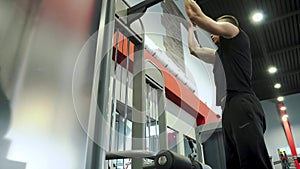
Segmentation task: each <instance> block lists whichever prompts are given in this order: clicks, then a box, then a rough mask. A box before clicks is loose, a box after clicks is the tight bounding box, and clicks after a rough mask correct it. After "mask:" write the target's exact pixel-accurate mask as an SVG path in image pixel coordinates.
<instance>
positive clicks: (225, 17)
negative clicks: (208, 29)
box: [216, 15, 239, 27]
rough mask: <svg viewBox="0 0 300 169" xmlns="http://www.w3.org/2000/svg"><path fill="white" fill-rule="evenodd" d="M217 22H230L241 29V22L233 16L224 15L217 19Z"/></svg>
mask: <svg viewBox="0 0 300 169" xmlns="http://www.w3.org/2000/svg"><path fill="white" fill-rule="evenodd" d="M216 21H217V22H229V23H232V24H233V25H235V26H236V27H239V21H238V20H237V19H236V18H235V17H234V16H232V15H223V16H220V17H219V18H217V19H216Z"/></svg>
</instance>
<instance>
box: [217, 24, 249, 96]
mask: <svg viewBox="0 0 300 169" xmlns="http://www.w3.org/2000/svg"><path fill="white" fill-rule="evenodd" d="M217 52H218V54H219V56H220V59H221V61H222V64H223V68H224V71H225V77H226V85H227V95H234V94H238V93H250V94H254V92H253V90H252V83H251V79H252V58H251V49H250V40H249V37H248V35H247V34H246V33H245V32H244V31H243V30H242V29H240V32H239V33H238V34H237V35H236V36H235V37H234V38H231V39H225V38H223V37H221V36H220V46H219V49H218V50H217Z"/></svg>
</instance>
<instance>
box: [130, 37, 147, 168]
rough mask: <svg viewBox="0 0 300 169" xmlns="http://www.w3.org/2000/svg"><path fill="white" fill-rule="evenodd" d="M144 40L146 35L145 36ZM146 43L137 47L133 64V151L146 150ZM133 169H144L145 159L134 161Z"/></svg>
mask: <svg viewBox="0 0 300 169" xmlns="http://www.w3.org/2000/svg"><path fill="white" fill-rule="evenodd" d="M143 39H145V38H144V35H143ZM144 49H145V45H144V42H143V43H142V44H139V45H136V46H135V52H134V64H133V69H134V70H133V72H134V77H133V109H132V149H133V150H145V142H144V141H143V140H144V139H145V131H146V129H145V124H146V114H145V107H146V100H145V91H146V82H145V80H146V79H145V70H144V68H145V60H144ZM132 168H133V169H141V168H143V159H136V158H134V159H132Z"/></svg>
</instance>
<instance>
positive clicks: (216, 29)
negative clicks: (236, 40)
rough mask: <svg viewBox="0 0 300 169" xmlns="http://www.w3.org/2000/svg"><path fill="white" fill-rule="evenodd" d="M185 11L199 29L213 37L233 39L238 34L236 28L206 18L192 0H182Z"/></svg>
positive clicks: (229, 24) (226, 23)
mask: <svg viewBox="0 0 300 169" xmlns="http://www.w3.org/2000/svg"><path fill="white" fill-rule="evenodd" d="M184 4H185V11H186V13H187V15H188V17H189V18H190V20H191V21H192V22H193V23H195V24H197V25H198V26H199V27H200V28H202V29H204V30H206V31H207V32H210V33H211V34H214V35H220V36H223V37H224V38H228V39H230V38H233V37H235V36H236V35H237V34H238V33H239V29H238V27H236V26H234V25H233V24H231V23H229V22H216V21H214V20H213V19H211V18H209V17H208V16H206V15H205V14H204V13H203V12H202V10H201V8H200V7H199V6H198V4H197V3H196V2H195V1H194V0H184Z"/></svg>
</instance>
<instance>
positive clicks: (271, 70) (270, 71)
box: [268, 66, 277, 74]
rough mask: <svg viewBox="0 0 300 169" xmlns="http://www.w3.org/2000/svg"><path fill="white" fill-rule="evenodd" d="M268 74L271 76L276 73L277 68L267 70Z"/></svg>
mask: <svg viewBox="0 0 300 169" xmlns="http://www.w3.org/2000/svg"><path fill="white" fill-rule="evenodd" d="M268 71H269V73H271V74H273V73H276V72H277V68H276V67H274V66H272V67H270V68H269V69H268Z"/></svg>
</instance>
